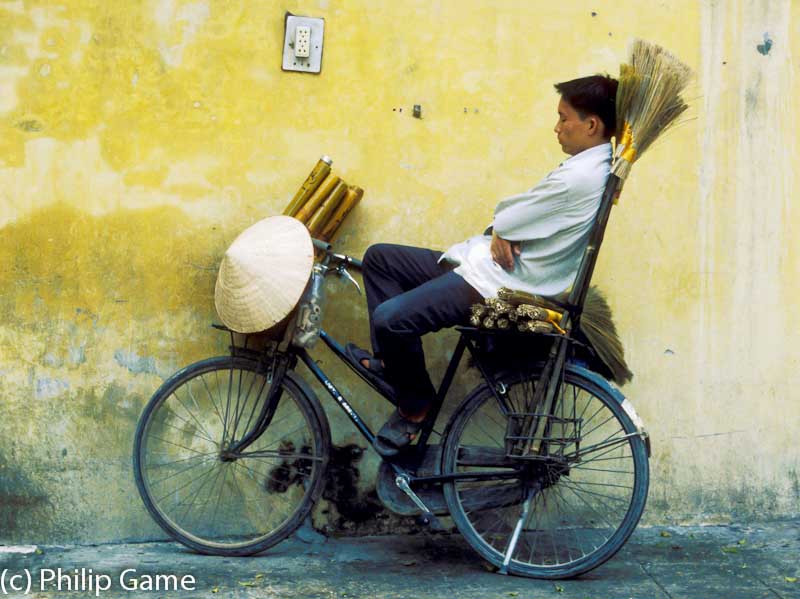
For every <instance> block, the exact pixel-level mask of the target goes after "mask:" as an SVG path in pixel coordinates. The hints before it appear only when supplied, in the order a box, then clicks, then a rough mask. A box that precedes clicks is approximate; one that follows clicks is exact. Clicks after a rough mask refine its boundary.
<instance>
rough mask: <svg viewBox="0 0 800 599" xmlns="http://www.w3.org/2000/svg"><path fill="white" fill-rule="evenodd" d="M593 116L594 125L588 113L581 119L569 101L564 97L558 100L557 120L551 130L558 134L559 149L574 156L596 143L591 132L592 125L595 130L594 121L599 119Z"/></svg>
mask: <svg viewBox="0 0 800 599" xmlns="http://www.w3.org/2000/svg"><path fill="white" fill-rule="evenodd" d="M593 118H594V119H595V121H594V125H593V124H592V117H590V115H586V118H585V119H582V118H581V115H580V114H578V111H576V110H575V109H574V108H573V107H572V106H570V104H569V102H567V101H566V100H565V99H564V98H561V100H559V102H558V122H557V123H556V126H555V129H553V130H554V131H555V132H556V135H557V136H558V143H560V144H561V149H562V150H564V153H566V154H569V155H570V156H574V155H575V154H577V153H579V152H582V151H583V150H585V149H587V148H590V147H592V146H593V145H595V144H596V143H597V142H596V141H595V137H594V135H593V134H592V133H593V127H594V130H595V132H596V127H597V124H596V121H597V120H599V119H598V118H597V117H593Z"/></svg>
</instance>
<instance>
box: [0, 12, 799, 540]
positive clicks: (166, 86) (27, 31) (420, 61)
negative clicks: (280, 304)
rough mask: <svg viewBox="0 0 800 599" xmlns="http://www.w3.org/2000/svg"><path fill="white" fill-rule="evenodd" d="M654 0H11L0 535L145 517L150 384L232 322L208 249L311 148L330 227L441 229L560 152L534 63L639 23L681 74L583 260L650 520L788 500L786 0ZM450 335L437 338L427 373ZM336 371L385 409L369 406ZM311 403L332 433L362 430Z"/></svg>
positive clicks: (597, 51) (0, 86) (476, 213)
mask: <svg viewBox="0 0 800 599" xmlns="http://www.w3.org/2000/svg"><path fill="white" fill-rule="evenodd" d="M645 4H646V5H643V3H642V2H634V1H629V0H625V1H620V2H614V3H610V2H605V3H603V2H600V3H598V2H593V3H590V2H583V1H570V2H560V3H554V2H549V1H544V0H542V1H533V0H518V1H507V2H488V1H478V0H469V1H465V0H440V1H435V0H409V1H408V2H388V1H387V2H380V3H378V2H370V1H368V0H348V1H347V2H337V1H335V0H317V1H311V0H308V1H294V2H289V1H285V2H245V1H243V0H239V1H230V2H223V1H222V0H196V1H192V2H184V1H181V0H149V1H142V2H128V1H122V0H114V1H97V0H95V1H92V0H42V1H30V2H27V1H26V2H23V1H21V0H17V1H14V2H8V1H0V127H1V128H2V133H1V134H0V228H2V232H1V233H0V289H2V294H0V307H1V308H2V320H0V397H1V398H2V403H0V410H2V412H1V413H0V416H2V418H0V531H2V532H0V537H2V536H5V537H7V538H11V539H27V540H103V539H120V538H126V539H128V538H143V537H148V536H152V535H154V534H156V530H155V528H154V525H153V524H152V523H151V522H150V520H149V518H148V517H147V515H146V514H145V512H144V509H143V507H141V503H140V501H139V500H138V497H137V496H136V494H135V489H134V486H133V482H132V475H131V467H130V458H129V456H130V448H131V442H132V435H133V428H134V426H135V422H136V419H137V418H138V415H139V412H140V411H141V408H142V406H143V404H144V402H145V401H146V400H147V398H148V397H149V395H150V394H151V393H152V392H153V390H154V389H155V388H156V387H157V386H158V385H159V384H160V382H161V381H162V380H163V378H164V377H166V376H168V375H169V374H170V373H171V372H173V371H174V370H176V369H177V368H178V367H180V366H182V365H184V364H186V363H189V362H191V361H194V360H196V359H199V358H201V357H205V356H208V355H212V354H214V353H220V352H222V351H224V350H225V341H226V340H225V339H222V338H220V337H219V336H218V334H217V333H215V332H214V331H213V330H211V329H209V328H208V323H209V322H211V321H212V320H214V318H215V315H214V310H213V284H214V278H215V272H216V266H217V264H218V260H219V258H220V255H221V253H222V251H224V249H225V247H227V245H228V244H229V243H230V241H231V240H232V239H233V237H235V235H236V234H237V233H238V232H239V231H240V230H242V229H243V228H244V227H245V226H247V225H248V224H250V223H252V222H254V221H255V220H257V219H259V218H261V217H264V216H268V215H271V214H276V213H279V212H280V211H282V209H283V207H284V206H285V205H286V203H287V202H288V199H289V198H290V197H291V196H292V194H293V193H294V191H295V190H296V189H297V187H298V186H299V185H300V183H301V182H302V180H303V179H304V177H305V175H306V174H307V173H308V171H309V170H310V168H311V167H312V166H313V164H314V163H315V162H316V160H317V158H318V157H319V156H320V155H322V154H329V155H331V156H332V157H333V159H334V170H335V171H336V172H337V173H338V174H340V175H342V176H343V177H344V178H345V179H346V180H347V181H348V182H350V183H354V184H358V185H360V186H361V187H363V188H364V189H365V190H366V195H365V199H364V201H363V203H362V205H361V206H360V207H359V208H358V209H357V210H356V211H355V212H354V213H353V214H352V216H351V217H350V219H349V221H348V222H347V224H346V229H345V231H343V233H342V235H341V237H340V244H339V245H340V249H341V250H342V251H345V252H348V253H352V254H354V255H360V254H362V253H363V251H364V250H365V249H366V247H367V246H368V245H369V244H370V243H374V242H378V241H390V242H400V243H408V244H413V245H425V246H430V247H436V248H445V247H446V246H448V245H449V244H451V243H454V242H456V241H459V240H461V239H463V238H465V237H467V236H469V235H473V234H475V233H476V232H479V231H481V230H482V228H483V227H484V225H485V224H486V223H487V222H488V220H489V219H490V217H491V214H492V209H493V207H494V205H495V203H496V202H497V201H498V200H499V199H501V198H503V197H505V196H507V195H511V194H514V193H517V192H519V191H521V190H524V189H526V188H529V187H531V186H532V185H534V184H535V183H536V182H537V181H538V179H539V178H540V177H542V176H543V175H544V174H545V173H547V172H548V171H549V170H550V169H551V168H553V167H554V166H555V165H556V164H557V163H558V162H559V161H560V160H561V159H562V156H561V155H560V152H559V149H558V146H557V144H556V143H555V139H554V137H555V136H554V134H553V133H552V127H553V125H554V124H555V104H556V100H557V98H556V96H555V93H554V92H553V89H552V84H553V83H554V82H557V81H561V80H564V79H568V78H572V77H576V76H581V75H586V74H592V73H594V72H598V71H608V72H611V73H614V72H616V70H617V68H618V64H619V63H620V62H622V61H623V60H624V59H625V57H626V53H627V52H626V51H627V45H628V42H629V41H630V40H631V39H632V38H633V37H636V36H641V37H645V38H647V39H650V40H653V41H656V42H658V43H661V44H663V45H665V46H666V47H668V48H669V49H671V50H672V51H673V52H675V53H676V54H678V55H679V56H681V57H682V58H683V59H684V60H685V61H687V62H688V63H689V64H690V65H691V66H692V67H693V68H695V69H696V72H697V78H696V80H695V83H694V84H693V86H692V88H691V89H690V91H689V94H688V95H689V96H690V98H691V99H692V101H693V109H692V111H691V114H690V115H689V116H690V118H688V119H687V120H686V122H685V123H684V124H683V125H682V126H680V127H679V128H678V129H676V130H674V131H673V132H672V133H671V134H670V136H669V137H668V138H666V139H664V140H663V141H661V142H659V143H658V144H657V145H656V146H655V147H653V148H652V149H651V150H650V151H649V152H648V154H647V155H645V157H644V158H643V159H642V161H641V162H640V163H638V164H637V165H636V166H635V169H634V172H633V175H632V178H631V179H630V181H629V182H628V184H627V185H626V189H625V194H624V196H623V200H622V202H621V204H620V206H619V207H618V208H616V209H615V211H614V213H613V214H612V221H611V224H610V227H609V231H608V235H607V242H606V245H605V247H604V250H603V252H602V253H601V258H600V265H599V268H598V271H597V274H596V275H595V282H597V283H598V284H600V286H601V287H603V288H604V289H605V290H606V291H607V293H608V295H609V298H610V301H611V303H612V305H613V307H614V309H615V311H616V314H617V318H618V324H619V326H620V329H621V333H622V335H623V338H624V342H625V345H626V349H627V351H628V355H629V361H630V364H631V366H632V368H633V370H634V372H635V373H636V378H635V380H634V382H633V383H632V384H630V385H629V386H628V387H626V388H625V390H624V391H625V393H626V395H627V396H628V397H629V398H630V399H631V400H632V401H633V403H634V405H635V406H636V407H637V409H638V411H639V412H640V414H641V415H642V417H643V418H644V420H645V423H646V424H647V425H648V428H649V429H650V431H651V435H652V440H653V447H654V454H653V458H652V462H651V465H652V478H653V483H652V490H651V498H650V503H649V509H648V513H647V515H646V518H647V520H648V521H650V522H659V521H711V520H717V519H727V518H731V517H734V518H737V517H741V518H748V517H768V516H782V515H788V514H796V513H797V512H798V504H799V503H800V481H798V471H800V458H798V453H799V452H798V450H797V446H796V438H795V437H796V431H797V430H799V429H800V401H798V399H800V398H799V397H798V395H799V394H798V392H797V391H796V389H797V387H798V383H800V381H798V374H797V373H798V362H799V361H800V349H798V344H797V340H798V339H797V331H798V330H800V322H798V321H800V317H799V316H798V314H799V312H798V310H797V308H796V307H795V303H794V301H793V300H794V298H795V297H797V295H798V292H800V276H798V271H799V269H800V263H799V262H798V260H799V259H800V258H799V257H798V250H797V248H798V244H797V243H796V242H795V241H794V239H795V238H796V236H797V235H798V234H800V230H799V229H800V226H799V221H798V215H799V214H800V208H798V207H797V206H796V204H795V203H793V202H792V200H793V199H794V196H795V194H794V191H795V190H796V184H795V182H794V171H795V170H797V169H798V167H800V160H798V154H797V149H796V143H795V141H794V140H795V138H796V137H797V135H798V123H797V121H796V119H795V107H796V98H797V97H800V83H799V82H798V81H797V80H796V79H795V80H793V79H792V72H791V57H792V55H794V56H795V59H796V60H797V57H798V56H800V5H798V3H796V2H795V3H793V2H791V1H790V0H772V1H769V0H760V1H753V0H730V1H728V2H711V1H705V2H691V1H688V0H681V1H677V2H675V1H673V2H660V1H655V0H653V1H649V2H647V3H645ZM287 10H288V11H290V12H292V13H294V14H300V15H307V16H315V17H323V18H325V21H326V29H325V47H324V56H323V68H322V73H321V74H320V75H319V76H315V75H308V74H297V73H286V72H282V71H281V69H280V63H281V49H282V43H283V19H284V13H285V12H286V11H287ZM593 11H594V12H596V13H597V14H596V15H595V16H593V15H592V12H593ZM764 32H768V33H769V35H770V36H771V38H772V39H773V41H774V45H773V47H772V48H771V50H770V52H769V53H768V54H767V55H763V54H761V53H759V52H758V51H757V49H756V46H757V44H760V43H762V42H763V39H762V35H763V33H764ZM414 104H421V105H422V110H423V118H422V119H421V120H420V119H415V118H413V117H412V116H411V108H412V106H413V105H414ZM401 108H402V112H401V111H400V109H401ZM334 288H335V293H336V296H337V299H338V301H337V305H336V306H331V308H330V309H329V312H328V319H327V320H328V323H329V326H330V330H331V332H332V333H333V334H334V335H335V336H337V337H339V338H340V339H343V340H349V339H353V340H356V341H360V342H365V341H366V339H367V329H366V324H365V322H364V314H365V312H364V307H363V299H362V298H360V297H358V296H357V295H356V294H355V292H354V291H351V290H350V289H349V288H346V287H344V286H342V285H334ZM453 340H454V337H453V334H452V332H447V333H443V334H441V335H439V336H438V337H437V338H436V339H429V340H426V344H427V345H426V346H427V347H428V348H429V350H430V352H429V353H430V354H431V365H432V369H433V371H434V379H438V377H439V376H440V375H441V373H442V370H443V364H444V361H445V358H446V352H447V351H448V350H449V349H450V348H451V346H452V343H453ZM317 353H319V355H320V357H321V358H323V359H324V360H325V365H326V366H329V365H330V359H329V357H328V356H327V355H325V352H324V350H318V351H317ZM331 372H332V373H333V374H335V375H337V378H338V380H340V381H341V382H342V387H343V388H344V389H345V390H347V391H350V392H352V393H353V394H354V397H355V399H354V403H355V404H356V406H357V407H358V408H359V410H363V411H364V412H365V414H367V415H368V419H369V421H370V424H371V425H372V426H373V427H376V426H378V425H379V424H380V421H381V419H382V418H384V417H385V416H386V414H387V413H388V408H387V406H384V405H383V404H379V403H378V398H377V397H376V396H375V395H374V394H373V393H371V392H368V391H367V390H366V388H365V387H364V385H362V384H359V383H357V382H356V381H355V380H354V378H353V377H352V375H350V374H348V373H347V372H346V371H343V370H340V369H335V368H332V370H331ZM471 377H472V375H467V379H466V380H465V381H464V382H462V383H461V384H460V385H458V386H457V387H455V388H454V390H453V392H452V393H453V396H454V397H452V398H451V399H453V400H454V399H455V396H457V395H458V394H463V393H464V392H465V390H466V388H467V387H468V386H469V384H471V383H474V378H471ZM320 395H321V393H320ZM326 405H327V407H328V408H330V403H329V402H326ZM328 413H329V416H330V417H331V419H332V422H333V427H334V437H335V441H336V442H337V443H341V442H354V441H360V439H359V438H357V437H356V436H354V435H353V434H352V429H351V428H349V425H347V424H346V422H345V420H344V419H343V418H342V416H341V415H340V414H339V413H338V412H334V411H333V410H332V409H328ZM374 465H375V460H374V458H371V457H370V458H368V459H367V460H366V461H365V463H364V464H363V468H364V469H365V472H367V471H369V470H370V469H374ZM369 478H370V477H369V476H367V475H366V474H365V475H364V477H363V479H364V482H363V484H364V485H367V486H368V484H369Z"/></svg>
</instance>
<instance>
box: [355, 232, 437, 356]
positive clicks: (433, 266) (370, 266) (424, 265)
mask: <svg viewBox="0 0 800 599" xmlns="http://www.w3.org/2000/svg"><path fill="white" fill-rule="evenodd" d="M441 255H442V252H437V251H435V250H429V249H425V248H418V247H411V246H406V245H395V244H390V243H378V244H375V245H372V246H370V247H369V248H368V249H367V251H366V253H365V254H364V260H363V264H364V269H363V280H364V290H365V292H366V294H367V312H368V314H369V330H370V339H371V341H372V352H373V354H374V355H375V357H380V358H382V357H383V355H382V350H381V347H380V344H379V342H378V340H377V339H376V336H375V323H374V314H375V310H376V309H377V307H378V306H380V305H381V304H382V303H383V302H385V301H386V300H388V299H391V298H393V297H395V296H397V295H400V294H401V293H404V292H406V291H410V290H411V289H414V288H415V287H418V286H420V285H422V284H423V283H426V282H428V281H430V280H432V279H435V278H436V277H439V276H441V275H443V274H445V273H447V272H449V271H450V270H451V268H452V267H451V266H450V265H448V264H446V263H443V264H439V263H438V262H437V261H438V260H439V257H440V256H441Z"/></svg>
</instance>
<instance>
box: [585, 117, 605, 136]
mask: <svg viewBox="0 0 800 599" xmlns="http://www.w3.org/2000/svg"><path fill="white" fill-rule="evenodd" d="M586 120H587V121H588V123H587V128H586V132H587V133H588V134H589V135H599V134H600V133H601V129H602V123H601V121H600V118H599V117H597V116H595V115H593V114H590V115H589V116H588V117H587V119H586Z"/></svg>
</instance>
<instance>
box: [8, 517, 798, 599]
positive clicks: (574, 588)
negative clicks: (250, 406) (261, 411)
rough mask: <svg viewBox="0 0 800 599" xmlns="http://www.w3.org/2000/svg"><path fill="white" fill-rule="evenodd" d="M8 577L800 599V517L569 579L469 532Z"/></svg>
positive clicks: (111, 558)
mask: <svg viewBox="0 0 800 599" xmlns="http://www.w3.org/2000/svg"><path fill="white" fill-rule="evenodd" d="M299 537H302V539H301V538H299ZM21 551H30V553H21ZM58 568H62V575H67V576H69V575H71V578H70V582H71V584H75V585H77V586H78V587H80V585H81V584H83V588H84V589H85V590H83V591H80V590H78V591H74V590H73V591H72V592H68V591H67V587H66V579H64V584H63V586H62V590H61V591H58V590H57V589H55V588H54V586H53V583H51V582H48V583H47V584H45V589H44V591H42V590H41V589H40V588H39V586H40V584H39V583H40V581H41V574H42V572H43V571H44V572H45V578H47V577H48V576H51V575H55V574H57V569H58ZM81 568H83V569H85V570H84V574H85V578H84V582H83V583H81V581H80V572H81ZM126 568H135V569H136V574H135V576H136V577H137V579H138V580H139V584H145V585H146V584H147V581H148V579H147V576H148V575H149V576H154V575H156V574H174V575H176V576H177V577H181V576H187V575H188V576H193V577H194V578H195V580H196V585H195V590H194V591H188V590H184V591H177V592H175V591H166V592H165V591H164V590H161V591H142V590H141V589H140V590H138V591H133V590H125V589H123V588H121V586H120V580H119V575H120V573H121V572H122V571H123V570H125V569H126ZM89 569H91V570H92V571H91V573H90V572H89V571H88V570H89ZM0 570H2V582H3V585H4V586H3V588H4V589H5V591H6V594H7V595H8V596H23V595H24V592H19V593H14V592H13V591H11V589H10V588H9V585H10V584H11V582H12V581H11V576H13V575H21V576H19V577H18V578H17V579H15V580H14V581H13V582H14V583H15V584H16V585H17V586H19V585H21V584H24V583H25V580H26V579H25V578H24V577H25V575H26V570H27V571H28V572H30V573H31V578H32V589H31V595H32V596H35V597H93V596H101V597H151V598H153V597H187V598H188V597H265V598H275V599H290V598H301V597H302V598H306V597H309V598H311V597H320V598H325V599H340V598H341V599H345V598H347V599H355V598H359V597H364V598H367V597H369V598H387V599H388V598H412V597H413V598H428V597H444V598H448V599H461V598H464V599H467V598H476V599H477V598H481V599H484V598H496V599H513V598H514V597H518V598H519V599H544V598H556V599H568V598H574V599H607V598H608V599H613V598H617V597H619V598H625V599H627V598H636V599H640V598H647V599H649V598H663V597H671V598H679V597H680V598H690V599H691V598H702V599H716V598H724V599H738V598H748V599H750V598H757V597H783V598H789V597H800V520H798V521H786V522H772V523H760V524H754V525H750V526H745V525H740V526H735V525H731V526H706V527H680V528H677V527H676V528H640V529H639V530H637V531H636V533H635V534H634V535H633V537H632V538H631V540H630V541H629V542H628V544H627V545H626V546H625V547H624V548H623V549H622V551H621V552H620V553H619V554H617V556H616V557H614V558H613V559H612V560H611V561H609V562H607V563H606V564H605V565H603V566H601V567H600V568H598V569H596V570H594V571H592V572H590V573H588V574H586V575H584V576H582V577H581V578H579V579H576V580H565V581H557V582H552V581H543V580H530V579H524V578H516V577H508V576H500V575H498V574H495V573H492V572H491V571H490V570H489V569H488V567H487V566H486V565H484V563H483V562H482V561H481V560H480V559H478V558H477V556H476V555H475V554H473V553H472V551H471V550H470V549H469V547H467V546H466V544H465V543H464V542H463V541H462V539H461V538H460V537H459V536H458V535H445V534H437V535H428V534H418V535H408V536H399V537H360V538H353V537H349V538H342V539H325V538H324V537H321V536H318V535H316V534H315V533H311V534H306V535H298V536H296V537H294V538H292V539H290V540H287V541H285V542H284V543H282V544H281V545H278V546H277V547H275V548H273V549H272V550H270V551H268V552H266V553H265V554H262V555H259V556H256V557H252V558H233V559H229V558H221V557H209V556H202V555H197V554H194V553H192V552H190V551H188V550H187V549H185V548H184V547H183V546H181V545H177V544H175V543H145V544H124V545H100V546H73V547H38V548H34V547H28V548H24V547H20V548H13V547H0ZM76 570H77V572H78V573H77V574H75V571H76ZM98 574H101V575H106V576H108V577H109V580H110V581H111V582H110V586H111V588H110V589H109V590H107V591H100V592H97V591H96V590H89V589H88V580H89V578H90V576H91V575H98ZM127 580H130V577H128V578H127ZM126 584H127V585H128V586H132V583H131V582H126ZM73 588H75V587H73ZM0 594H3V590H2V589H0Z"/></svg>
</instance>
